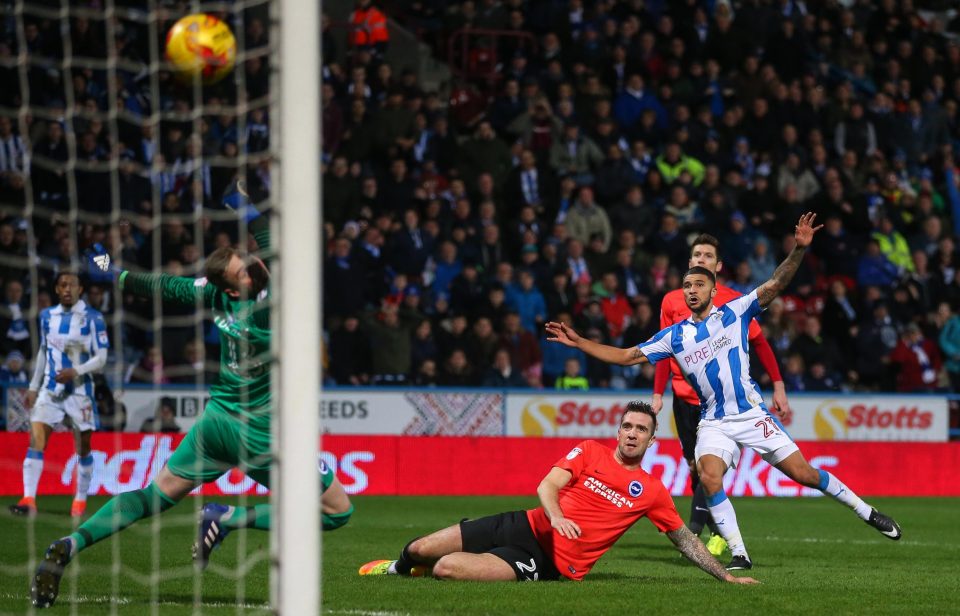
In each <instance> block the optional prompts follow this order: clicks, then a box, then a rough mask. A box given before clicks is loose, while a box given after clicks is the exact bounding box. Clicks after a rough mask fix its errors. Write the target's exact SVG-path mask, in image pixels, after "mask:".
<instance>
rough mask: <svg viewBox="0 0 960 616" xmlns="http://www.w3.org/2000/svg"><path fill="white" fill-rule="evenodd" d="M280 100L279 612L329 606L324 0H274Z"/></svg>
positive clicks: (275, 498) (275, 589) (275, 580)
mask: <svg viewBox="0 0 960 616" xmlns="http://www.w3.org/2000/svg"><path fill="white" fill-rule="evenodd" d="M273 11H274V20H273V21H274V28H273V30H274V37H275V39H274V40H277V41H278V42H279V49H280V53H279V54H278V55H277V54H274V55H273V61H274V62H276V65H275V66H274V67H273V74H274V75H276V76H279V82H280V84H279V86H280V87H279V88H275V87H274V88H272V90H273V94H272V96H273V97H279V100H276V98H275V99H274V100H275V102H274V105H273V108H274V109H278V108H279V111H280V123H279V126H280V135H279V140H278V142H277V143H276V145H275V146H274V152H275V153H277V155H278V158H279V160H278V161H277V162H279V169H277V168H276V167H277V165H275V169H274V170H275V173H278V174H279V175H275V176H274V177H279V179H280V182H279V190H278V191H276V192H275V195H276V196H275V197H274V205H275V211H276V212H277V216H276V218H275V219H274V225H275V229H277V230H279V233H278V234H277V235H276V237H277V238H278V242H277V258H276V262H275V263H276V270H275V272H276V276H277V277H278V280H277V285H276V287H275V288H278V289H279V290H280V293H279V294H278V295H277V296H275V297H274V300H273V301H274V303H273V318H274V319H276V320H275V328H274V332H275V336H274V338H273V340H274V342H273V344H274V351H275V355H274V356H275V358H276V361H277V364H276V366H277V370H275V371H274V375H275V376H274V379H275V386H276V387H275V389H274V391H275V393H276V398H275V399H276V412H275V414H274V470H273V477H274V480H273V481H272V484H273V487H274V489H273V491H272V497H271V501H272V504H273V506H274V511H275V513H276V516H275V517H274V520H275V523H274V524H273V529H272V534H273V536H272V541H271V546H272V547H271V550H272V552H273V554H272V556H273V559H272V560H273V566H272V571H271V579H272V584H271V585H272V601H271V603H272V604H273V607H274V611H275V613H277V614H283V615H285V616H287V615H289V616H292V615H307V614H319V613H320V481H319V479H318V475H317V453H318V450H317V444H318V439H319V435H320V408H319V407H320V404H319V388H320V336H321V329H320V317H321V314H320V306H321V305H320V288H321V285H320V263H321V261H320V257H321V253H320V243H321V236H320V226H321V222H320V221H321V210H320V207H321V204H320V148H321V144H320V3H319V2H317V0H280V1H279V2H274V3H273Z"/></svg>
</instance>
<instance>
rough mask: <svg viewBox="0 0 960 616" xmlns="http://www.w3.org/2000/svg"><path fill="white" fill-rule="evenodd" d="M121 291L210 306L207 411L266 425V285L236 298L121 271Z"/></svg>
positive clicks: (264, 237)
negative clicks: (213, 376) (213, 366)
mask: <svg viewBox="0 0 960 616" xmlns="http://www.w3.org/2000/svg"><path fill="white" fill-rule="evenodd" d="M256 222H259V221H256ZM253 227H254V225H251V230H253ZM258 227H259V230H258V231H257V232H254V233H253V235H254V237H255V238H256V240H257V243H258V244H259V246H260V248H261V250H267V249H268V246H269V233H268V231H267V228H266V225H258ZM120 289H121V290H123V291H128V292H131V293H133V294H135V295H139V296H142V297H154V296H155V294H157V293H159V294H160V296H161V297H162V298H163V300H164V301H170V302H176V303H179V304H186V305H192V306H196V307H197V308H201V309H206V310H209V311H210V312H211V313H212V314H211V316H212V318H213V322H214V324H215V325H216V327H217V329H218V331H219V333H220V374H219V378H218V379H217V382H216V383H215V384H213V385H212V386H211V387H210V402H209V404H208V410H209V407H215V408H217V409H219V410H222V411H226V412H228V413H231V414H234V415H239V416H241V417H243V418H244V419H245V420H246V421H247V422H248V423H249V424H250V426H251V427H255V428H260V429H263V430H267V431H268V430H269V429H270V302H269V287H267V289H264V291H262V292H261V293H260V294H259V295H258V296H257V297H255V298H253V297H252V298H248V299H237V298H233V297H231V296H230V295H228V294H227V293H225V292H223V291H222V290H220V289H218V288H217V287H215V286H214V285H213V284H210V283H208V282H207V281H206V280H205V279H193V278H183V277H177V276H171V275H169V274H135V273H132V272H123V274H122V275H121V277H120Z"/></svg>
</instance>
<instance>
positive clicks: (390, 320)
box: [360, 303, 419, 385]
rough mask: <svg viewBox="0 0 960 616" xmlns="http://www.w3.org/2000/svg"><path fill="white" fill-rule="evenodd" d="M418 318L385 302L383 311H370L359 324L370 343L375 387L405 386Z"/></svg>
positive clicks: (363, 315)
mask: <svg viewBox="0 0 960 616" xmlns="http://www.w3.org/2000/svg"><path fill="white" fill-rule="evenodd" d="M418 319H419V315H415V314H411V313H410V311H409V310H408V309H407V308H405V307H401V308H397V307H396V306H393V305H390V304H387V303H384V304H383V305H382V306H381V307H380V311H379V312H376V311H373V310H368V311H367V312H364V313H363V314H362V315H361V317H360V323H361V325H362V326H363V330H364V332H365V333H366V334H367V338H368V340H369V341H370V357H371V373H372V374H371V377H370V382H371V384H373V385H403V384H404V383H406V382H407V378H408V377H409V375H410V358H411V336H410V334H411V331H412V330H413V328H414V327H416V324H417V323H418V322H419V321H418Z"/></svg>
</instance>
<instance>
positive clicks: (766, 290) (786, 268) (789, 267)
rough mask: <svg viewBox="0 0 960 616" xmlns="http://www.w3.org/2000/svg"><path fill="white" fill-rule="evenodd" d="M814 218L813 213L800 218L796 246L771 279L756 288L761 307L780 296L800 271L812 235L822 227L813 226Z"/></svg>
mask: <svg viewBox="0 0 960 616" xmlns="http://www.w3.org/2000/svg"><path fill="white" fill-rule="evenodd" d="M816 218H817V215H816V214H814V213H813V212H807V213H806V214H804V215H803V216H801V217H800V221H799V222H798V223H797V226H796V230H795V231H794V239H795V240H796V245H795V246H794V247H793V250H791V251H790V254H788V255H787V258H786V259H784V260H783V263H781V264H780V265H778V266H777V269H776V270H775V271H774V272H773V277H771V278H770V280H768V281H766V282H765V283H763V284H762V285H760V286H759V287H757V301H758V302H759V303H760V305H761V306H767V305H768V304H770V302H772V301H773V300H774V298H775V297H777V296H778V295H780V293H782V292H783V290H784V289H786V288H787V285H789V284H790V281H791V280H793V277H794V275H795V274H796V273H797V270H798V269H800V264H801V263H802V262H803V256H804V255H805V254H806V253H807V248H808V247H809V246H810V244H811V243H812V242H813V236H814V234H815V233H816V232H817V231H819V230H820V229H821V228H822V227H823V225H818V226H816V227H814V226H813V222H814V220H816Z"/></svg>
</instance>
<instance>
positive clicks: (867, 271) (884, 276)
mask: <svg viewBox="0 0 960 616" xmlns="http://www.w3.org/2000/svg"><path fill="white" fill-rule="evenodd" d="M896 279H897V266H895V265H894V264H893V263H890V261H889V260H888V259H887V257H885V256H884V255H883V253H882V252H880V243H879V242H878V241H877V240H876V239H871V240H870V241H869V242H867V250H866V253H865V254H864V255H863V256H861V257H860V261H859V262H858V264H857V284H858V285H860V286H861V287H867V286H877V287H882V288H886V287H889V286H890V285H891V284H893V282H894V281H895V280H896Z"/></svg>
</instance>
